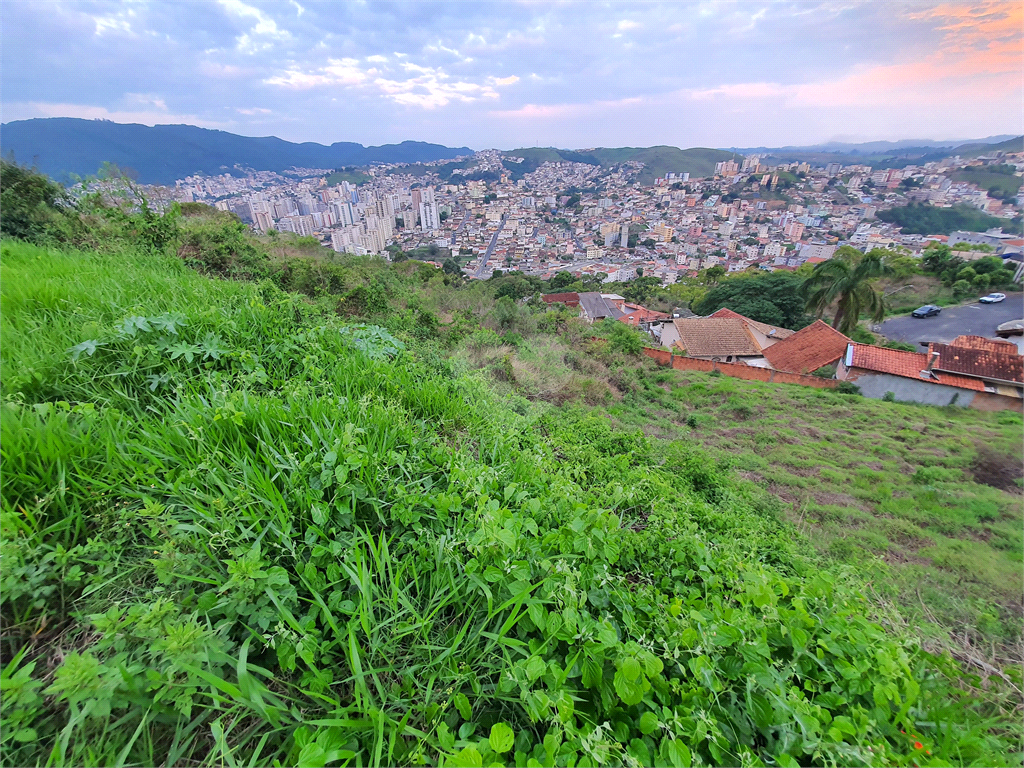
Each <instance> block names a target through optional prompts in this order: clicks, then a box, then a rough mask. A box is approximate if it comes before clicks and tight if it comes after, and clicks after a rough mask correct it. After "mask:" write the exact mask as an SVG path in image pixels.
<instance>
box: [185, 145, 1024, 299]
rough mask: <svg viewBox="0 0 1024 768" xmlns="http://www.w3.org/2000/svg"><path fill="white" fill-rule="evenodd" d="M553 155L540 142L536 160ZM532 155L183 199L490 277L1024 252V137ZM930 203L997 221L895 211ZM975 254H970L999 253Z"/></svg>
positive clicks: (625, 276)
mask: <svg viewBox="0 0 1024 768" xmlns="http://www.w3.org/2000/svg"><path fill="white" fill-rule="evenodd" d="M1020 143H1021V141H1016V144H1020ZM545 152H549V153H550V150H526V151H525V154H529V155H532V156H531V157H530V158H529V159H531V160H533V159H534V157H533V156H536V155H540V157H543V154H544V153H545ZM551 154H555V153H551ZM570 154H571V153H570ZM578 154H582V155H585V154H586V150H582V151H581V152H580V153H578ZM721 154H725V153H721ZM556 157H557V154H556ZM524 159H525V158H523V157H521V156H517V154H516V152H514V151H512V152H503V151H498V150H486V151H481V152H476V153H475V154H473V155H472V156H470V157H465V158H461V157H460V158H456V159H455V160H453V161H435V162H433V163H429V164H417V165H415V166H411V167H410V166H409V164H382V165H376V166H372V167H368V168H364V169H359V170H358V171H357V172H356V174H355V175H353V174H352V173H349V174H347V175H348V176H349V177H351V178H356V177H357V176H358V177H361V178H360V179H359V181H358V182H355V183H354V182H353V181H349V180H346V179H343V178H340V177H342V176H345V175H346V174H344V173H342V172H340V170H339V172H337V173H335V172H333V171H332V170H331V169H294V171H293V173H294V176H291V177H287V176H283V175H280V174H276V173H272V172H252V173H249V174H247V175H245V176H232V175H227V174H225V175H224V176H221V177H216V176H214V177H188V178H185V179H181V180H179V181H178V182H176V184H175V187H174V190H173V193H172V196H173V198H174V199H176V200H178V201H180V202H193V201H202V202H206V203H209V204H212V205H215V206H216V207H217V208H219V209H221V210H225V211H231V212H233V213H235V214H237V215H238V216H239V217H240V218H241V219H242V220H243V221H245V222H246V223H248V224H251V225H252V226H253V227H254V228H255V229H256V230H258V231H260V232H263V233H267V232H269V231H270V230H277V231H280V232H293V233H295V234H298V235H301V236H311V237H316V238H317V239H318V240H320V241H321V242H322V243H323V244H324V245H325V246H328V247H330V248H333V249H334V250H335V251H339V252H346V253H353V254H367V253H369V254H379V255H383V256H387V255H388V252H389V249H395V248H397V249H399V250H401V251H412V250H415V249H417V248H423V247H430V248H433V249H434V250H433V251H432V252H433V253H435V254H442V255H441V256H438V257H436V260H437V261H438V263H439V265H440V263H442V262H443V261H444V260H446V259H447V258H451V259H453V260H454V261H455V262H457V263H458V265H459V267H460V268H461V269H462V270H463V271H465V273H466V274H467V275H468V276H469V277H471V278H477V279H479V278H484V279H486V278H489V277H490V276H491V275H492V274H493V273H494V270H496V269H497V270H504V271H508V270H516V271H519V272H522V273H524V274H530V275H537V276H539V277H542V278H544V279H549V278H551V277H552V276H553V275H554V274H555V273H556V272H559V271H568V272H571V273H572V274H574V275H576V276H581V275H588V276H593V275H598V274H600V275H602V276H603V278H602V279H604V280H605V281H607V282H627V281H629V280H632V279H634V278H635V277H637V276H638V275H640V276H643V275H648V276H656V277H658V278H659V279H660V280H661V282H662V284H663V285H671V284H673V283H675V282H677V281H678V280H681V279H685V278H688V277H694V276H696V275H697V274H698V273H699V272H700V271H701V270H704V269H708V268H711V267H715V266H720V267H722V268H723V269H724V270H726V272H741V271H744V270H748V269H751V268H755V269H762V270H767V271H775V270H794V269H796V268H798V267H800V266H801V265H803V264H805V263H810V264H817V263H820V262H822V261H825V260H827V259H829V258H830V257H831V255H832V254H833V253H835V250H836V248H837V247H839V246H841V245H852V246H854V247H856V248H858V249H860V250H870V249H871V248H894V247H899V248H905V249H907V251H908V252H909V253H912V254H915V255H919V254H920V252H921V250H922V249H923V248H924V247H925V246H926V245H927V244H928V243H930V242H941V243H947V244H949V245H950V246H956V245H958V244H967V245H972V244H977V245H986V246H988V247H991V248H993V249H995V251H996V252H997V253H1000V254H1001V253H1003V252H1009V253H1013V254H1018V255H1019V254H1020V252H1021V246H1022V245H1024V243H1022V241H1021V239H1020V235H1019V233H1018V234H1014V230H1015V229H1019V227H1018V226H1017V225H1016V224H1014V225H1011V222H1013V220H1014V219H1015V218H1017V217H1019V216H1020V214H1021V208H1022V201H1024V197H1022V195H1021V193H1020V191H1019V190H1020V184H1021V171H1022V169H1024V147H1017V146H1014V142H1012V141H1011V142H1005V143H1004V144H1003V145H1000V148H998V149H992V150H990V151H989V152H978V153H976V154H975V156H972V157H960V156H957V155H951V156H949V157H947V158H945V159H942V160H937V161H929V162H926V163H924V164H922V165H914V164H907V165H905V166H902V167H898V168H892V167H890V168H881V169H876V168H874V167H872V165H869V164H862V163H857V162H848V163H845V164H844V163H840V162H829V163H827V164H823V165H814V166H812V165H811V164H810V163H808V162H799V161H798V162H788V163H785V162H783V163H771V164H769V162H768V161H767V160H766V159H762V158H761V157H758V156H757V155H747V156H735V157H733V158H729V159H726V160H722V161H719V162H718V163H717V164H716V165H715V169H714V173H713V174H711V175H707V176H703V177H692V176H691V174H690V173H685V172H681V171H680V172H674V171H665V175H664V176H661V177H658V178H655V179H654V180H653V183H651V184H642V183H640V182H639V181H638V180H637V177H638V176H639V175H640V172H641V171H642V169H643V163H642V162H636V161H626V162H623V163H619V164H615V165H611V166H610V167H602V166H601V165H600V164H598V163H596V162H594V161H591V162H590V163H586V162H573V161H567V160H560V159H555V160H544V161H543V162H540V163H539V164H538V163H537V162H533V163H531V166H532V167H533V170H531V171H529V172H526V173H523V172H520V171H519V166H521V165H522V163H523V162H524ZM450 166H455V167H454V168H452V167H450ZM353 171H355V169H353ZM296 177H298V178H296ZM986 185H987V186H986ZM922 204H926V205H929V206H932V207H935V208H936V209H938V211H939V212H940V213H942V212H949V211H956V210H957V209H958V207H964V208H968V209H970V211H971V212H972V213H976V214H977V217H978V218H979V220H983V221H984V222H986V224H990V225H991V226H985V227H984V228H983V229H982V231H981V232H980V233H979V232H975V231H971V232H968V231H964V230H960V229H959V228H956V227H955V225H953V226H954V228H952V229H949V230H945V231H943V232H928V231H924V232H917V231H910V232H907V231H906V230H907V229H914V228H913V227H910V226H903V227H901V223H900V221H901V220H900V218H899V217H898V215H897V216H893V217H891V218H890V217H887V216H886V215H885V214H886V213H887V212H889V211H891V210H894V209H897V208H900V207H902V206H907V205H911V206H913V205H922ZM879 214H881V215H879ZM954 221H955V219H954ZM973 229H976V227H972V230H973ZM901 230H903V231H901ZM1004 230H1005V231H1004ZM960 250H964V249H963V248H961V249H960ZM966 250H967V258H968V259H970V258H979V257H980V256H981V255H984V253H985V252H983V251H974V252H972V251H971V250H970V249H966ZM972 253H973V256H972V255H971V254H972ZM1020 263H1021V262H1020V260H1019V258H1018V259H1017V260H1016V261H1015V262H1014V264H1013V265H1012V266H1013V267H1014V268H1015V269H1016V268H1017V267H1018V266H1019V265H1020Z"/></svg>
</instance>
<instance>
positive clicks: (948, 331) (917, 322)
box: [874, 293, 1024, 344]
mask: <svg viewBox="0 0 1024 768" xmlns="http://www.w3.org/2000/svg"><path fill="white" fill-rule="evenodd" d="M1022 317H1024V294H1021V293H1008V294H1006V301H1004V302H1002V303H1001V304H979V303H977V302H974V303H973V304H963V305H960V306H957V307H946V308H944V309H943V310H942V312H941V314H938V315H936V316H935V317H922V318H916V317H910V316H909V315H902V316H900V317H893V318H890V319H889V320H886V321H885V322H884V323H882V324H881V326H874V327H876V328H878V332H879V333H881V334H882V335H883V336H885V337H886V338H888V339H896V340H898V341H906V342H909V343H911V344H916V343H918V342H921V341H941V342H948V341H952V340H953V339H954V338H956V337H957V336H961V335H963V334H970V335H972V336H985V337H986V338H995V337H996V336H995V333H996V326H997V325H1000V324H1001V323H1005V322H1008V321H1010V320H1020V319H1021V318H1022Z"/></svg>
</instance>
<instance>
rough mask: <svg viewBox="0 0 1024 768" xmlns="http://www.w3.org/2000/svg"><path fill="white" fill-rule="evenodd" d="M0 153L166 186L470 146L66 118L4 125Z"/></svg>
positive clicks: (64, 175) (68, 173)
mask: <svg viewBox="0 0 1024 768" xmlns="http://www.w3.org/2000/svg"><path fill="white" fill-rule="evenodd" d="M0 128H2V135H0V151H2V152H3V154H4V156H8V155H10V154H11V153H13V154H14V158H15V160H17V161H19V162H22V163H25V162H28V163H30V164H32V165H35V166H36V167H37V168H38V169H39V170H40V171H42V172H43V173H45V174H47V175H48V176H51V177H53V178H54V179H56V180H58V181H67V180H69V179H71V177H72V175H76V176H87V175H89V174H94V173H96V172H97V170H98V169H99V168H100V166H101V165H102V164H103V163H104V162H112V163H115V164H117V165H119V166H121V167H122V168H131V169H133V170H134V171H135V172H136V173H137V174H138V180H139V181H140V182H142V183H146V184H172V183H174V181H175V180H176V179H181V178H184V177H186V176H191V175H194V174H206V175H214V174H221V173H237V172H238V171H237V169H236V166H241V167H242V168H252V169H253V170H258V171H276V172H282V171H286V170H288V169H289V168H292V167H299V168H339V167H342V166H351V165H357V166H362V165H370V164H372V163H398V162H429V161H432V160H446V159H451V158H455V157H459V156H460V155H466V154H472V152H473V150H471V149H470V148H469V147H446V146H443V145H441V144H430V143H427V142H417V141H404V142H402V143H400V144H384V145H381V146H369V147H366V146H363V145H362V144H358V143H355V142H340V141H339V142H335V143H333V144H331V145H329V146H327V145H324V144H317V143H315V142H302V143H295V142H290V141H286V140H284V139H280V138H278V137H276V136H240V135H238V134H234V133H229V132H227V131H220V130H214V129H210V128H199V127H197V126H193V125H155V126H146V125H140V124H138V123H115V122H112V121H109V120H83V119H81V118H73V117H51V118H33V119H31V120H16V121H12V122H9V123H4V124H3V125H2V126H0Z"/></svg>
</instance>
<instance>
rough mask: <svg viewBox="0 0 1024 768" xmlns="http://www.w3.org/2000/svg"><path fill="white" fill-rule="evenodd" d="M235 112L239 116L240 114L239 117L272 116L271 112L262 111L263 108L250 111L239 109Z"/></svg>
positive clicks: (253, 108) (254, 108)
mask: <svg viewBox="0 0 1024 768" xmlns="http://www.w3.org/2000/svg"><path fill="white" fill-rule="evenodd" d="M237 112H238V113H239V114H241V115H272V114H274V113H273V111H272V110H269V109H263V107H252V108H251V109H241V108H239V109H238V110H237Z"/></svg>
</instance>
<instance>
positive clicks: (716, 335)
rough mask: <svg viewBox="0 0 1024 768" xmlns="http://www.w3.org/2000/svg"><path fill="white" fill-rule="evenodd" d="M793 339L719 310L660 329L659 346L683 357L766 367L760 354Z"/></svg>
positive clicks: (783, 331) (787, 332) (785, 332)
mask: <svg viewBox="0 0 1024 768" xmlns="http://www.w3.org/2000/svg"><path fill="white" fill-rule="evenodd" d="M792 335H793V331H791V330H789V329H788V328H776V327H774V326H771V325H768V324H766V323H760V322H758V321H756V320H751V319H750V318H749V317H744V316H743V315H741V314H739V313H738V312H733V311H732V310H731V309H726V308H722V309H720V310H718V311H717V312H714V313H712V314H710V315H708V316H707V317H693V318H686V319H683V318H677V319H674V320H672V321H671V322H664V323H662V326H661V344H662V346H665V347H668V348H669V349H672V350H674V351H675V352H677V353H682V354H685V355H686V356H687V357H696V358H700V359H702V360H715V361H717V362H721V363H745V364H747V365H754V366H757V367H759V368H768V367H770V366H769V365H768V363H767V361H766V360H765V357H764V351H765V350H766V349H767V348H768V347H770V346H771V345H772V344H775V343H776V342H778V341H781V340H782V339H785V338H788V337H789V336H792Z"/></svg>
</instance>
